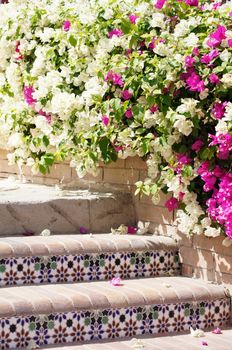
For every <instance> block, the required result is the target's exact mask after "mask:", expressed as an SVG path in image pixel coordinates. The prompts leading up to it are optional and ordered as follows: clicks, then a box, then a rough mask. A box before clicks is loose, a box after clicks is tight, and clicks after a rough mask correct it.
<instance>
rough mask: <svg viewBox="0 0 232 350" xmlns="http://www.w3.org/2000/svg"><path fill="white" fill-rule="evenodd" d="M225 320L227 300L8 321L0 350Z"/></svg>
mask: <svg viewBox="0 0 232 350" xmlns="http://www.w3.org/2000/svg"><path fill="white" fill-rule="evenodd" d="M229 319H230V302H229V299H225V300H224V299H223V300H216V301H211V302H201V303H198V304H194V305H193V304H189V303H179V304H165V305H153V306H147V307H130V308H122V309H109V310H96V311H91V312H88V311H83V312H67V313H60V314H52V315H40V316H26V317H12V318H9V319H1V320H0V349H1V350H5V349H19V348H20V347H22V348H33V345H34V347H35V346H36V345H37V346H38V347H40V346H43V345H48V344H62V343H71V342H79V341H90V340H101V339H116V338H119V337H133V336H136V335H140V334H157V333H164V334H167V333H172V332H180V331H184V330H188V329H189V327H190V326H192V327H194V328H201V329H207V328H210V327H222V326H224V325H226V323H228V321H229Z"/></svg>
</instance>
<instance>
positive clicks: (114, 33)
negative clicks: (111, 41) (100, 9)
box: [108, 29, 123, 38]
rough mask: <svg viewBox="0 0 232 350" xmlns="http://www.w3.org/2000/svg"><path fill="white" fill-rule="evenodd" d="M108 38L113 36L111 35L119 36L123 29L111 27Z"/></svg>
mask: <svg viewBox="0 0 232 350" xmlns="http://www.w3.org/2000/svg"><path fill="white" fill-rule="evenodd" d="M108 35H109V38H113V36H117V37H120V36H122V35H123V31H122V30H121V29H113V30H111V31H110V32H109V33H108Z"/></svg>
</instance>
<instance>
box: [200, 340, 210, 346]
mask: <svg viewBox="0 0 232 350" xmlns="http://www.w3.org/2000/svg"><path fill="white" fill-rule="evenodd" d="M201 345H202V346H209V344H208V343H207V341H205V340H203V341H202V342H201Z"/></svg>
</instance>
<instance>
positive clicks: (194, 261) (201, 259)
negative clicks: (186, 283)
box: [180, 235, 232, 284]
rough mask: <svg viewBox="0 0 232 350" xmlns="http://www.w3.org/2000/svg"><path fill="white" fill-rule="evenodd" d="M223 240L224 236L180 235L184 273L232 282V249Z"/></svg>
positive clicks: (225, 282) (208, 279)
mask: <svg viewBox="0 0 232 350" xmlns="http://www.w3.org/2000/svg"><path fill="white" fill-rule="evenodd" d="M181 236H182V235H181ZM223 240H224V237H217V238H207V237H204V236H194V237H191V238H187V237H186V236H185V237H183V236H182V237H180V245H181V247H180V259H181V263H182V273H183V275H185V276H193V277H196V278H202V279H204V280H207V281H214V282H217V283H223V284H232V249H231V246H230V247H224V246H223V245H222V241H223Z"/></svg>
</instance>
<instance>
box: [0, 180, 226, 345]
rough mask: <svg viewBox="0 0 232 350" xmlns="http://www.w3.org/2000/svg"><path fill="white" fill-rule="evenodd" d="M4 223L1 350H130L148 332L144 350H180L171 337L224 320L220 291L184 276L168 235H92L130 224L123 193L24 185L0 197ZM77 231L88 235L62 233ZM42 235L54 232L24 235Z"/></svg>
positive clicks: (1, 229)
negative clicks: (132, 342)
mask: <svg viewBox="0 0 232 350" xmlns="http://www.w3.org/2000/svg"><path fill="white" fill-rule="evenodd" d="M0 217H1V224H0V234H1V235H2V236H1V238H0V287H1V288H0V350H5V349H21V348H22V349H46V348H50V347H51V348H52V349H59V348H63V349H70V350H73V349H80V350H82V349H83V350H89V349H92V350H95V349H96V350H97V349H100V348H101V350H109V349H118V350H123V349H125V350H126V349H131V348H133V347H132V346H131V345H130V343H128V341H127V340H125V341H120V339H122V338H126V339H131V338H134V337H139V336H146V335H150V336H153V335H154V336H155V338H154V339H153V340H151V339H150V340H147V339H145V340H144V347H145V349H148V350H149V349H150V350H152V349H153V350H154V349H157V350H158V349H164V350H165V349H167V350H169V349H182V348H183V349H184V348H186V347H182V346H183V341H182V345H181V341H180V342H179V346H178V348H177V347H172V345H171V343H172V342H171V341H170V339H169V337H167V335H168V334H170V333H171V334H177V333H181V332H183V331H189V328H190V327H193V328H200V329H211V328H213V327H223V326H226V325H227V324H228V323H229V321H230V314H231V310H230V298H229V297H228V295H226V293H225V290H224V288H223V287H222V286H217V285H213V284H207V283H206V282H203V281H201V280H195V279H190V278H185V277H182V276H180V264H179V261H178V247H177V245H176V243H175V241H174V240H172V239H171V238H168V237H161V236H152V235H142V236H138V235H112V234H101V233H95V232H100V231H101V230H102V232H110V227H111V226H115V224H116V223H117V225H116V226H119V225H120V224H121V223H125V224H130V225H131V224H134V223H135V221H136V217H135V213H134V209H133V205H132V200H131V198H130V196H129V195H127V194H126V195H123V194H121V195H119V194H110V193H107V194H106V193H102V194H99V193H89V192H88V191H84V192H81V191H79V192H78V193H77V192H72V193H71V194H70V193H68V194H67V193H66V194H64V193H61V194H57V193H56V192H55V190H54V189H48V188H44V187H38V186H35V187H34V186H33V185H29V186H27V185H25V186H20V188H15V189H13V188H12V189H9V191H3V192H1V198H0ZM83 222H84V223H83ZM33 224H34V226H33ZM82 225H83V226H87V227H88V228H89V227H90V228H91V231H92V232H94V234H82V235H81V234H65V235H64V234H63V235H62V234H60V233H62V232H63V231H64V233H68V232H71V233H73V232H74V231H75V230H76V231H79V228H80V226H82ZM67 227H68V229H67ZM44 228H49V229H51V231H52V232H54V233H55V234H54V235H51V236H48V237H45V236H36V235H35V236H29V237H27V235H28V234H30V233H32V232H33V233H38V232H39V230H41V229H44ZM10 230H11V231H10ZM68 230H69V231H68ZM4 233H6V235H5V237H3V234H4ZM20 233H21V235H20ZM23 233H24V235H23ZM58 234H59V235H58ZM113 277H120V278H121V279H122V281H121V284H120V285H119V286H114V285H112V284H111V283H110V281H111V279H112V278H113ZM161 334H162V335H165V336H166V337H164V338H162V339H164V340H163V343H162V340H159V341H158V340H157V345H155V341H156V339H158V338H157V336H158V335H161ZM111 340H115V341H116V342H113V343H104V342H105V341H111ZM153 342H154V346H152V344H153ZM165 342H166V343H165ZM83 343H84V344H83ZM103 343H104V345H103ZM177 343H178V342H177ZM227 343H228V341H227V340H225V344H227ZM82 344H83V345H82ZM162 344H163V345H162ZM221 344H222V343H221ZM184 345H185V342H184ZM64 346H65V347H64ZM138 346H139V345H138ZM225 346H227V345H225ZM228 346H229V345H228ZM134 348H136V346H134ZM137 348H138V347H137ZM195 348H196V347H194V344H193V345H192V347H189V349H195ZM217 349H218V350H222V349H223V350H224V349H228V350H229V349H231V348H230V347H228V348H226V347H224V348H223V347H221V348H217Z"/></svg>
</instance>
